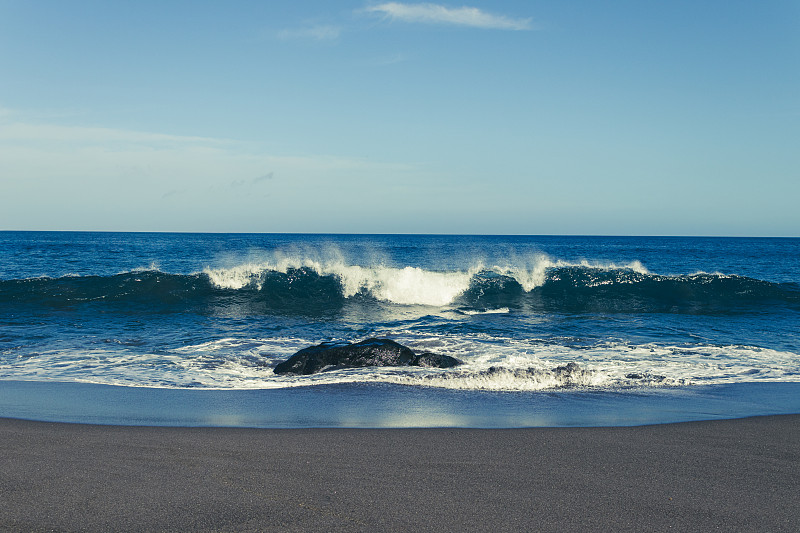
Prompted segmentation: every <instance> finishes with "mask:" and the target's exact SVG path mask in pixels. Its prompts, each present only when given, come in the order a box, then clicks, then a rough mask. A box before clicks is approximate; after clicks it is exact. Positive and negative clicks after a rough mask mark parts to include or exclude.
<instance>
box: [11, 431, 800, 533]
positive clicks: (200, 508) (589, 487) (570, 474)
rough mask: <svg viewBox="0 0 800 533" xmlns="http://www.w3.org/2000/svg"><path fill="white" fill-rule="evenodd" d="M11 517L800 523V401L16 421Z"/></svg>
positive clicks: (584, 525) (432, 525)
mask: <svg viewBox="0 0 800 533" xmlns="http://www.w3.org/2000/svg"><path fill="white" fill-rule="evenodd" d="M0 457H1V458H2V460H0V530H3V531H6V530H10V531H52V530H57V531H78V530H80V531H125V530H129V531H134V530H135V531H168V530H175V531H178V530H180V531H427V530H437V531H587V530H590V531H667V530H673V531H709V530H720V531H798V530H800V415H786V416H767V417H755V418H747V419H739V420H722V421H710V422H687V423H679V424H665V425H654V426H638V427H617V428H614V427H611V428H532V429H507V430H506V429H375V430H372V429H229V428H168V427H128V426H92V425H81V424H62V423H48V422H28V421H21V420H13V419H0Z"/></svg>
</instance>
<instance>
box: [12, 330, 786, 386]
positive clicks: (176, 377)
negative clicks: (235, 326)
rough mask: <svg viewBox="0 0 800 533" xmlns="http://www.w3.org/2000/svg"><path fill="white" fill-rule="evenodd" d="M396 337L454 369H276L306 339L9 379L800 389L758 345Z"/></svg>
mask: <svg viewBox="0 0 800 533" xmlns="http://www.w3.org/2000/svg"><path fill="white" fill-rule="evenodd" d="M387 336H389V337H390V338H394V339H395V340H397V341H398V342H401V343H402V344H405V345H407V346H409V347H411V348H412V349H414V350H415V351H417V352H422V351H431V352H436V353H442V354H446V355H451V356H453V357H456V358H458V359H460V360H462V361H463V362H464V364H463V365H461V366H459V367H456V368H454V369H432V368H419V367H387V368H356V369H343V370H335V371H328V372H321V373H318V374H314V375H310V376H290V375H276V374H274V373H273V371H272V368H273V366H274V364H276V363H277V362H278V361H282V360H285V359H286V358H288V357H289V356H291V355H292V354H293V353H294V352H296V351H297V350H299V349H301V348H305V347H307V346H310V345H313V344H315V343H317V342H319V341H318V340H316V339H306V338H299V337H275V338H267V339H262V338H250V339H237V338H221V339H217V340H213V341H207V342H201V343H198V344H194V345H188V346H183V347H180V348H175V349H172V350H169V351H167V352H164V353H159V354H151V353H141V352H136V351H135V349H133V348H131V347H130V346H127V345H126V344H125V343H112V344H106V345H105V346H106V347H104V348H102V349H101V348H98V349H92V350H88V349H83V350H79V351H75V350H59V349H54V350H51V351H46V352H44V351H43V352H40V353H38V354H37V355H36V356H35V357H27V358H18V359H13V360H11V359H9V360H7V362H6V363H5V364H4V365H3V366H2V367H0V379H9V378H10V379H24V380H59V381H81V382H92V383H102V384H109V385H126V386H137V387H164V388H182V387H203V388H217V389H272V388H286V387H303V386H310V385H325V384H342V383H390V384H402V385H408V386H424V387H437V388H445V389H458V390H489V391H541V390H560V389H565V388H569V389H575V388H577V389H620V388H631V387H632V388H640V387H663V386H686V385H712V384H725V383H743V382H754V381H763V382H781V381H782V382H799V381H800V359H799V358H798V356H797V354H795V353H791V352H781V351H777V350H771V349H764V348H758V347H753V346H738V345H728V346H717V345H691V346H680V345H659V344H652V343H648V344H626V343H613V342H605V343H599V344H597V345H595V346H585V347H575V346H570V345H568V344H554V343H552V342H543V341H539V340H536V339H529V340H520V339H512V338H505V337H502V336H498V335H488V334H485V333H484V334H477V333H476V334H466V335H459V336H451V335H446V334H430V333H425V334H423V333H420V332H413V331H411V330H398V331H396V332H394V333H391V332H389V333H388V335H387Z"/></svg>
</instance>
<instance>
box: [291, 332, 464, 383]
mask: <svg viewBox="0 0 800 533" xmlns="http://www.w3.org/2000/svg"><path fill="white" fill-rule="evenodd" d="M460 364H461V361H459V360H458V359H456V358H454V357H450V356H449V355H442V354H434V353H430V352H423V353H420V354H416V353H414V351H413V350H412V349H411V348H408V347H406V346H403V345H402V344H399V343H397V342H395V341H393V340H390V339H367V340H364V341H361V342H357V343H354V344H340V343H322V344H318V345H316V346H309V347H308V348H303V349H302V350H300V351H299V352H297V353H296V354H294V355H293V356H291V357H290V358H289V359H287V360H286V361H284V362H282V363H279V364H278V365H277V366H276V367H275V373H276V374H300V375H305V374H314V373H316V372H321V371H323V370H328V369H334V368H361V367H367V366H425V367H433V368H451V367H454V366H457V365H460Z"/></svg>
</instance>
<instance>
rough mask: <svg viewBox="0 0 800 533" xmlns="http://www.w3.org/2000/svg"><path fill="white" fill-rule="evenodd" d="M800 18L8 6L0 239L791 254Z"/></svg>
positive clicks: (714, 8)
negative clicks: (558, 246) (748, 246)
mask: <svg viewBox="0 0 800 533" xmlns="http://www.w3.org/2000/svg"><path fill="white" fill-rule="evenodd" d="M799 198H800V3H798V2H797V1H795V0H791V1H770V0H767V1H764V2H752V1H748V2H739V1H730V0H728V1H702V2H698V1H679V0H678V1H670V2H641V1H609V2H597V1H590V0H586V1H581V0H576V1H571V2H556V1H550V2H537V1H493V2H481V1H474V2H470V1H468V0H465V3H461V2H456V3H411V2H379V1H378V2H372V1H352V2H350V1H341V2H329V1H328V2H322V1H319V2H318V1H298V2H283V1H273V2H261V1H253V2H244V1H239V2H236V1H233V2H226V3H222V2H200V1H186V2H184V1H157V2H155V1H153V2H150V1H140V2H108V1H77V0H76V1H71V2H63V1H35V0H34V1H29V0H0V229H21V230H38V229H63V230H121V231H221V232H229V231H231V232H238V231H242V232H344V233H484V234H635V235H764V236H800V208H798V207H797V204H798V199H799Z"/></svg>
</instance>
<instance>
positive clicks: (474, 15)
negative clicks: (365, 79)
mask: <svg viewBox="0 0 800 533" xmlns="http://www.w3.org/2000/svg"><path fill="white" fill-rule="evenodd" d="M364 11H366V12H368V13H376V14H379V15H383V16H384V17H386V18H389V19H392V20H400V21H403V22H419V23H423V24H449V25H454V26H468V27H471V28H483V29H493V30H530V29H532V26H531V19H529V18H527V19H520V18H512V17H507V16H504V15H495V14H492V13H487V12H486V11H482V10H480V9H478V8H477V7H467V6H464V7H452V8H451V7H446V6H443V5H439V4H403V3H400V2H386V3H384V4H378V5H375V6H368V7H366V8H364Z"/></svg>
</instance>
